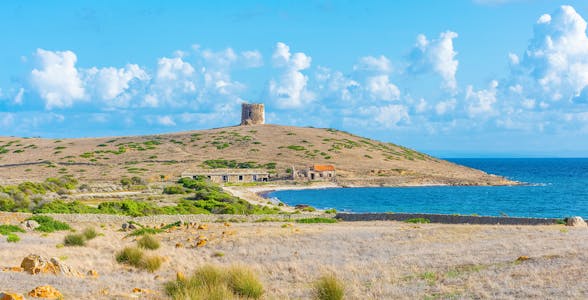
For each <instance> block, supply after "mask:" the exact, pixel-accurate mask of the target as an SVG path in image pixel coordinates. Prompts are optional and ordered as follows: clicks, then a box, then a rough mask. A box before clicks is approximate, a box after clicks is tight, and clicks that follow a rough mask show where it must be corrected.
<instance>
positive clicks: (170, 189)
mask: <svg viewBox="0 0 588 300" xmlns="http://www.w3.org/2000/svg"><path fill="white" fill-rule="evenodd" d="M184 192H185V191H184V188H183V187H182V186H180V185H172V186H166V187H165V188H163V193H164V194H168V195H178V194H184Z"/></svg>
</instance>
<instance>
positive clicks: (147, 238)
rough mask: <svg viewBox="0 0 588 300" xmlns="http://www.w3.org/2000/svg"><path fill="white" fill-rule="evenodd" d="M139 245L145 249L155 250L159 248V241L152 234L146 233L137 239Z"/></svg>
mask: <svg viewBox="0 0 588 300" xmlns="http://www.w3.org/2000/svg"><path fill="white" fill-rule="evenodd" d="M137 245H138V246H139V247H141V248H143V249H149V250H155V249H159V246H160V245H159V241H158V240H157V238H155V237H154V236H152V235H150V234H145V235H143V237H142V238H141V239H139V240H138V241H137Z"/></svg>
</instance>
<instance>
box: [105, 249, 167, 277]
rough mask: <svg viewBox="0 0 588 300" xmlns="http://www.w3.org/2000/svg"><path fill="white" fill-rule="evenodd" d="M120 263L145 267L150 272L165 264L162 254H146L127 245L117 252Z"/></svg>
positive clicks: (140, 267)
mask: <svg viewBox="0 0 588 300" xmlns="http://www.w3.org/2000/svg"><path fill="white" fill-rule="evenodd" d="M116 261H117V262H118V263H123V264H127V265H130V266H133V267H135V268H139V269H145V270H147V271H149V272H155V271H157V270H158V269H159V268H160V267H161V264H163V258H162V257H160V256H147V257H146V256H144V255H143V251H141V249H139V248H136V247H126V248H124V249H123V250H121V251H119V252H118V253H117V254H116Z"/></svg>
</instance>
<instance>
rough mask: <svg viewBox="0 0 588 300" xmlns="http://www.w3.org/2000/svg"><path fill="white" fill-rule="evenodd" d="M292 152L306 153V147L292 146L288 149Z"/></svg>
mask: <svg viewBox="0 0 588 300" xmlns="http://www.w3.org/2000/svg"><path fill="white" fill-rule="evenodd" d="M286 148H288V149H290V150H294V151H304V150H306V148H304V146H298V145H290V146H288V147H286Z"/></svg>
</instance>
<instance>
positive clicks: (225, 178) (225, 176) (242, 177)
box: [182, 169, 270, 183]
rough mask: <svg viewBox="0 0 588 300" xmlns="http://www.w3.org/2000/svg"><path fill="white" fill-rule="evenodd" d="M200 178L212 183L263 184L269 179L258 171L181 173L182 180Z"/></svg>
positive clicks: (220, 170)
mask: <svg viewBox="0 0 588 300" xmlns="http://www.w3.org/2000/svg"><path fill="white" fill-rule="evenodd" d="M200 176H202V177H205V178H208V180H210V181H211V182H214V183H226V182H233V183H238V182H260V181H261V182H263V181H268V180H269V179H270V175H269V173H268V172H267V171H266V170H258V169H215V170H214V171H211V170H197V171H192V172H184V173H182V178H186V177H187V178H193V179H196V178H198V177H200Z"/></svg>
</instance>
